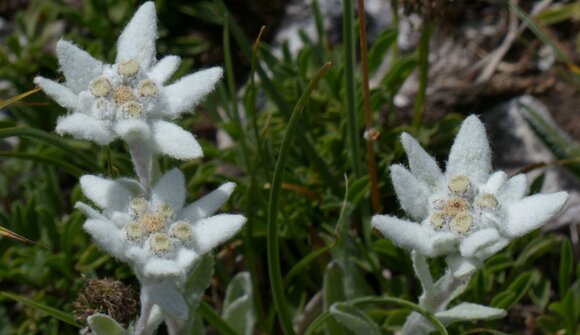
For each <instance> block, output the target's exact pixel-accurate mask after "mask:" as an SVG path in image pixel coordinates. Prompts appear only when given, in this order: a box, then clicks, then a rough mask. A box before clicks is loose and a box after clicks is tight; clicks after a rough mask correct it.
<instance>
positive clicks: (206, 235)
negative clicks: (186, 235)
mask: <svg viewBox="0 0 580 335" xmlns="http://www.w3.org/2000/svg"><path fill="white" fill-rule="evenodd" d="M245 222H246V218H245V217H244V216H242V215H234V214H219V215H215V216H212V217H209V218H207V219H203V220H201V221H198V222H197V223H195V224H194V225H193V245H194V246H195V248H194V249H195V251H196V252H197V253H198V254H200V255H202V254H204V253H206V252H208V251H210V250H211V249H213V248H215V247H217V246H218V245H220V244H221V243H223V242H224V241H226V240H229V239H230V238H231V237H232V236H234V235H235V234H236V233H237V232H238V231H239V230H240V229H242V226H243V225H244V223H245Z"/></svg>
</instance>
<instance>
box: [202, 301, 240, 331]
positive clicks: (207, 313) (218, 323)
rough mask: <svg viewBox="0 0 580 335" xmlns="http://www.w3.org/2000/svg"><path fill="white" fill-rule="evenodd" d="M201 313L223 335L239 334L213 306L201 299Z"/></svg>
mask: <svg viewBox="0 0 580 335" xmlns="http://www.w3.org/2000/svg"><path fill="white" fill-rule="evenodd" d="M197 311H198V312H199V314H200V315H201V316H202V317H203V318H204V319H206V320H207V322H208V323H209V324H210V325H211V326H212V327H213V328H214V329H215V330H217V331H218V333H219V334H222V335H239V334H238V333H236V331H235V330H233V329H232V327H230V325H229V324H227V322H225V321H224V319H222V318H221V317H220V316H219V315H218V314H217V313H216V312H215V311H214V310H213V308H211V307H210V306H209V305H208V304H207V302H205V301H203V300H202V301H200V304H199V307H198V308H197Z"/></svg>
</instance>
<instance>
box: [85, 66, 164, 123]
mask: <svg viewBox="0 0 580 335" xmlns="http://www.w3.org/2000/svg"><path fill="white" fill-rule="evenodd" d="M88 92H89V93H90V96H91V98H92V99H91V101H93V102H94V103H93V104H92V105H93V106H92V111H93V114H94V115H95V116H96V117H97V118H99V119H109V120H113V119H137V118H141V117H143V115H144V114H145V113H146V112H147V111H149V110H153V107H154V105H155V104H157V103H158V100H159V97H158V96H159V88H158V87H157V84H156V83H155V82H154V81H153V80H151V79H149V78H148V77H147V75H146V74H145V73H144V71H143V69H141V66H140V64H139V62H138V61H137V60H135V59H129V60H124V61H120V62H119V63H117V64H115V65H113V66H112V67H111V68H108V69H106V70H105V71H104V72H103V74H102V75H101V76H99V77H97V78H95V79H93V80H92V81H91V82H90V83H89V87H88Z"/></svg>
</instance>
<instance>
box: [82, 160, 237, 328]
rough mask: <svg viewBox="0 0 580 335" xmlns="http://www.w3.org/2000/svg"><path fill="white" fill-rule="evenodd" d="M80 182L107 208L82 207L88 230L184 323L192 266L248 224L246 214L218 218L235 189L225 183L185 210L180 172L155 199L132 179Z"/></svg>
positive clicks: (164, 181)
mask: <svg viewBox="0 0 580 335" xmlns="http://www.w3.org/2000/svg"><path fill="white" fill-rule="evenodd" d="M80 182H81V188H82V191H83V193H84V194H85V195H86V196H87V197H88V198H89V199H90V200H91V201H93V202H94V203H95V204H96V205H97V206H99V207H100V208H102V209H103V210H102V211H97V210H95V209H93V208H92V207H90V206H88V205H87V204H84V203H82V202H79V203H77V204H76V208H78V209H80V210H81V211H83V212H84V213H85V214H86V215H87V216H88V220H87V221H86V222H85V224H84V228H85V230H86V231H87V232H88V233H89V234H90V235H91V236H92V237H93V239H94V240H95V242H96V243H97V245H98V246H99V247H100V248H101V249H103V250H105V251H106V252H108V253H110V254H111V255H112V256H114V257H116V258H117V259H119V260H121V261H123V262H127V263H128V264H130V265H131V267H132V268H133V270H134V271H135V273H136V275H137V277H138V278H139V281H140V282H141V283H142V285H143V290H145V291H147V292H148V295H150V296H151V299H153V300H154V301H155V303H157V304H159V305H160V306H161V307H162V308H164V309H166V310H169V311H170V312H171V311H172V310H173V311H174V312H171V314H173V315H174V316H176V317H177V318H180V319H183V318H184V317H185V315H184V312H183V311H187V306H186V305H185V301H184V300H183V298H182V297H181V296H180V294H179V292H178V289H179V287H180V286H181V285H183V283H184V282H185V280H186V278H187V274H188V272H189V270H190V269H191V266H192V265H193V264H194V262H195V261H196V260H197V259H198V258H199V257H200V256H201V255H203V254H205V253H207V252H208V251H210V250H212V249H213V248H215V247H216V246H218V245H219V244H221V243H222V242H224V241H226V240H228V239H230V238H231V237H232V236H234V235H235V234H236V233H237V232H238V231H239V230H240V229H241V228H242V226H243V225H244V223H245V221H246V218H245V217H244V216H242V215H233V214H219V215H213V214H214V213H215V212H216V211H217V210H218V209H219V207H221V206H222V205H223V203H224V202H225V201H227V199H228V198H229V197H230V195H231V194H232V192H233V190H234V187H235V185H234V184H233V183H226V184H223V185H222V186H220V187H219V188H218V189H216V190H214V191H213V192H211V193H209V194H208V195H206V196H204V197H203V198H201V199H199V200H198V201H196V202H194V203H192V204H190V205H187V206H184V201H185V180H184V177H183V174H182V173H181V172H180V171H179V170H177V169H173V170H171V171H169V172H168V173H166V174H165V175H164V176H162V177H161V178H160V179H159V181H158V182H157V183H156V184H155V185H154V187H153V189H152V190H151V194H150V195H149V196H144V195H143V192H144V191H143V190H142V189H141V186H139V184H138V183H137V182H136V181H134V180H132V179H117V180H110V179H105V178H101V177H96V176H92V175H86V176H83V177H82V178H81V180H80ZM212 215H213V216H212ZM159 292H163V293H162V294H161V293H159ZM168 295H171V296H172V297H171V299H169V300H168V298H167V297H168ZM176 299H177V300H176ZM176 306H178V307H176ZM175 314H178V315H175Z"/></svg>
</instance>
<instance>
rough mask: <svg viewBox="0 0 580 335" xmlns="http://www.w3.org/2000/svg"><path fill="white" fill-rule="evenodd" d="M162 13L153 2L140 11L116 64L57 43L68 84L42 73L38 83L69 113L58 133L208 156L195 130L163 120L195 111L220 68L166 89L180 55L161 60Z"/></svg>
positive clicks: (120, 46)
mask: <svg viewBox="0 0 580 335" xmlns="http://www.w3.org/2000/svg"><path fill="white" fill-rule="evenodd" d="M156 39H157V15H156V12H155V5H154V3H153V2H146V3H145V4H143V5H142V6H141V7H140V8H139V9H138V10H137V12H136V13H135V15H134V16H133V18H132V19H131V21H130V22H129V24H128V25H127V27H125V29H124V31H123V32H122V33H121V36H119V39H118V41H117V57H116V60H115V64H103V63H102V62H101V61H99V60H97V59H95V58H93V57H92V56H91V55H89V54H88V53H87V52H85V51H83V50H81V49H80V48H78V47H77V46H75V45H74V44H72V43H70V42H67V41H64V40H60V41H59V42H58V44H57V47H56V52H57V56H58V60H59V64H60V67H61V70H62V72H63V74H64V77H65V82H64V84H60V83H57V82H55V81H52V80H48V79H45V78H42V77H36V78H35V80H34V82H35V83H36V84H37V85H38V86H39V87H40V88H41V89H42V90H43V91H44V92H45V93H47V94H48V95H50V96H51V97H52V98H54V99H55V100H56V101H57V102H58V103H59V104H60V105H61V106H63V107H65V108H67V109H68V110H69V111H70V112H71V113H70V114H68V115H66V116H62V117H60V118H59V119H58V122H57V126H56V131H57V132H58V133H59V134H65V133H66V134H70V135H72V136H73V137H76V138H80V139H87V140H91V141H94V142H96V143H98V144H101V145H105V144H108V143H109V142H111V141H113V140H115V139H116V138H118V137H121V138H123V139H124V140H126V141H129V140H135V139H137V140H138V141H140V142H142V143H144V144H146V145H147V146H148V147H149V149H150V150H151V151H153V152H159V153H162V154H166V155H169V156H171V157H174V158H177V159H193V158H197V157H201V156H202V155H203V153H202V150H201V147H200V145H199V144H198V143H197V141H196V140H195V138H194V137H193V135H191V134H190V133H189V132H187V131H185V130H184V129H183V128H181V127H179V126H177V125H175V124H174V123H172V122H168V121H166V120H173V119H175V118H177V117H179V116H180V115H181V114H182V113H184V112H186V111H189V110H191V109H192V108H193V107H195V106H196V105H197V104H198V103H199V102H200V100H201V99H202V98H203V97H204V96H205V95H207V94H208V93H210V92H211V91H212V90H213V89H214V87H215V85H216V83H217V82H218V81H219V79H220V78H221V77H222V72H223V71H222V69H221V68H219V67H214V68H210V69H207V70H203V71H199V72H195V73H192V74H189V75H187V76H185V77H183V78H181V79H180V80H178V81H176V82H175V83H172V84H170V85H167V86H164V85H165V83H166V82H167V80H168V79H169V78H170V77H171V76H172V75H173V73H174V72H175V71H176V70H177V68H178V66H179V63H180V58H179V57H177V56H166V57H164V58H162V59H161V60H159V61H157V60H156V58H155V53H156V52H155V40H156Z"/></svg>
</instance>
